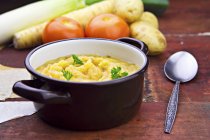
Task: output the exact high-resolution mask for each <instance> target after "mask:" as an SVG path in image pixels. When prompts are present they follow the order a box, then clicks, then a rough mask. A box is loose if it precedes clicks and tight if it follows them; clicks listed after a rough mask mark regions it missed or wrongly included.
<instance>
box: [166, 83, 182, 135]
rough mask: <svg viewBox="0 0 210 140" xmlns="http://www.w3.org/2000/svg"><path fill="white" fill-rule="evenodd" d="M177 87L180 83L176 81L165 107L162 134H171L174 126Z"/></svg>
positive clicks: (177, 94)
mask: <svg viewBox="0 0 210 140" xmlns="http://www.w3.org/2000/svg"><path fill="white" fill-rule="evenodd" d="M179 85H180V81H176V84H175V86H174V88H173V91H172V95H171V97H170V100H169V103H168V107H167V113H166V120H165V129H164V132H165V133H168V134H170V133H171V129H172V126H173V124H174V120H175V117H176V111H177V106H178V97H179Z"/></svg>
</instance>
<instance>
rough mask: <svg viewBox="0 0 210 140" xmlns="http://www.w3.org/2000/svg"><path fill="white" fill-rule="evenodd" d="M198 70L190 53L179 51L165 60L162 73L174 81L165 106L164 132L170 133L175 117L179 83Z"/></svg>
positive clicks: (187, 79)
mask: <svg viewBox="0 0 210 140" xmlns="http://www.w3.org/2000/svg"><path fill="white" fill-rule="evenodd" d="M197 71H198V63H197V61H196V59H195V57H193V55H192V54H190V53H188V52H186V51H180V52H177V53H175V54H173V55H172V56H170V57H169V59H168V60H167V61H166V63H165V65H164V73H165V75H166V77H167V78H168V79H170V80H171V81H173V82H176V84H175V86H174V88H173V91H172V94H171V97H170V100H169V103H168V107H167V113H166V120H165V129H164V132H165V133H168V134H170V133H171V130H172V126H173V123H174V120H175V117H176V111H177V106H178V95H179V85H180V83H182V82H188V81H190V80H192V79H193V78H194V77H195V76H196V74H197Z"/></svg>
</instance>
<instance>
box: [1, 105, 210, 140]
mask: <svg viewBox="0 0 210 140" xmlns="http://www.w3.org/2000/svg"><path fill="white" fill-rule="evenodd" d="M166 105H167V104H166V103H163V102H159V103H143V104H142V108H141V109H140V110H139V113H138V115H137V116H136V117H134V118H133V119H132V120H131V121H130V122H129V123H127V124H124V125H121V126H119V127H116V128H113V129H108V130H104V131H92V132H89V131H86V132H79V131H70V130H62V129H57V128H54V127H51V126H49V125H47V124H46V123H44V122H42V121H40V120H39V119H38V118H37V116H36V115H33V116H31V117H25V118H20V119H17V120H13V121H10V122H7V123H4V124H1V125H0V134H3V135H0V139H1V140H11V139H13V138H15V140H28V139H30V140H37V139H39V140H46V139H50V140H58V139H62V140H75V139H78V140H139V139H141V140H148V139H152V140H160V139H161V140H167V139H171V140H182V139H189V140H199V139H206V140H207V139H208V138H209V137H210V133H209V130H210V125H209V124H210V111H209V110H210V104H209V103H180V104H179V109H178V114H177V118H176V121H175V123H174V128H173V130H172V134H171V135H168V134H164V132H163V126H164V119H165V115H164V113H165V109H166Z"/></svg>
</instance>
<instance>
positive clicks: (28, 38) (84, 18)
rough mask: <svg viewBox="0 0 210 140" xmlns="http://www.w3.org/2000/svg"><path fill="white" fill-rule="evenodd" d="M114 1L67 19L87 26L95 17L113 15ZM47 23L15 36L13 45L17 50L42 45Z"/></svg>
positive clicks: (72, 14)
mask: <svg viewBox="0 0 210 140" xmlns="http://www.w3.org/2000/svg"><path fill="white" fill-rule="evenodd" d="M113 2H114V1H113V0H106V1H102V2H98V3H96V4H93V5H90V6H88V7H85V8H83V9H80V10H76V11H73V12H70V13H68V14H66V15H64V16H65V17H68V18H72V19H74V20H76V21H77V22H79V23H80V24H81V25H83V26H85V25H86V24H87V23H88V22H89V21H90V20H91V19H92V18H93V17H95V16H97V15H99V14H103V13H112V10H113V7H114V4H113ZM46 24H47V23H42V24H39V25H36V26H33V27H30V28H27V29H24V30H22V31H20V32H17V33H15V34H14V38H13V44H14V47H15V48H16V49H24V48H31V47H35V46H38V45H40V44H42V43H43V42H42V39H41V36H42V33H43V30H44V28H45V26H46Z"/></svg>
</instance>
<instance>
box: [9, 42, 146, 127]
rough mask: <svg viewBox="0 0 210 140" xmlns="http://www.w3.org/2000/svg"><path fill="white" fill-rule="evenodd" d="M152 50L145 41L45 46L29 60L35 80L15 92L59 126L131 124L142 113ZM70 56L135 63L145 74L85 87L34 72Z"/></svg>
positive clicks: (50, 44) (46, 119) (45, 118)
mask: <svg viewBox="0 0 210 140" xmlns="http://www.w3.org/2000/svg"><path fill="white" fill-rule="evenodd" d="M147 51H148V49H147V46H146V45H145V44H144V43H143V42H141V41H138V40H135V39H131V38H121V39H119V40H115V41H113V40H105V39H90V38H88V39H72V40H62V41H57V42H52V43H48V44H44V45H42V46H40V47H37V48H35V49H34V50H32V51H31V52H30V53H29V54H28V56H27V58H26V59H25V66H26V69H27V70H28V71H29V72H30V73H31V75H32V77H33V78H32V80H23V81H19V82H17V83H15V84H14V86H13V91H14V92H15V93H16V94H17V95H19V96H22V97H24V98H26V99H29V100H31V101H34V105H35V107H36V108H37V110H38V115H39V117H40V118H41V119H43V120H44V121H46V122H48V123H49V124H52V125H54V126H58V127H62V128H68V129H73V130H99V129H106V128H111V127H114V126H117V125H120V124H123V123H125V122H127V121H129V120H130V119H131V118H132V117H133V116H134V115H135V114H136V113H137V112H138V111H139V107H140V104H141V102H142V95H143V86H144V73H145V70H146V69H147V66H148V59H147V56H146V54H147ZM70 54H95V55H100V56H107V55H109V56H111V57H114V58H119V59H121V60H124V61H127V62H131V63H135V64H137V65H139V66H140V67H141V69H140V70H138V71H137V72H135V73H134V74H132V75H129V76H126V77H123V78H120V79H116V80H110V81H103V82H86V83H84V82H83V83H82V82H71V81H61V80H56V79H52V78H49V77H46V76H44V75H41V74H40V73H37V72H36V70H35V69H36V68H37V67H38V66H40V65H42V64H43V63H44V62H46V61H48V60H52V59H55V58H58V57H62V56H66V55H70Z"/></svg>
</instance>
